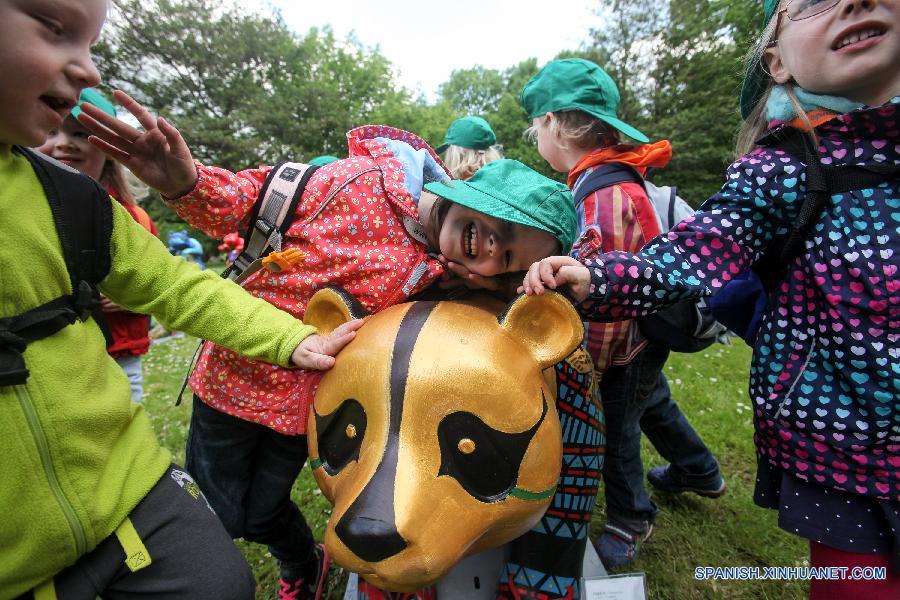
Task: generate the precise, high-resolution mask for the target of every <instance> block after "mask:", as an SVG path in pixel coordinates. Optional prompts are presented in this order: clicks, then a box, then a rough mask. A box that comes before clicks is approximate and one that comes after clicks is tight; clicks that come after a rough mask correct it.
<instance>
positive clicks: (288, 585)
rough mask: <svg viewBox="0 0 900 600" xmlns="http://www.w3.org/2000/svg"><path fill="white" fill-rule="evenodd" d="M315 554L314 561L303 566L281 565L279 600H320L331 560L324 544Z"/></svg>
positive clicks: (317, 548)
mask: <svg viewBox="0 0 900 600" xmlns="http://www.w3.org/2000/svg"><path fill="white" fill-rule="evenodd" d="M313 554H315V558H314V559H313V560H310V561H308V562H306V563H303V564H301V565H297V566H294V567H288V566H287V565H281V579H279V580H278V600H320V598H321V597H322V590H323V589H324V587H325V579H326V578H327V577H328V567H329V566H330V565H331V559H330V558H329V557H328V551H327V550H326V549H325V546H323V545H322V544H318V545H317V546H316V547H315V548H314V549H313Z"/></svg>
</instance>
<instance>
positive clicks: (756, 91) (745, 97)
mask: <svg viewBox="0 0 900 600" xmlns="http://www.w3.org/2000/svg"><path fill="white" fill-rule="evenodd" d="M779 3H780V0H764V1H763V29H765V28H766V27H767V26H768V25H769V21H771V20H772V16H773V15H774V14H775V9H776V8H778V5H779ZM766 77H767V75H766V71H765V68H764V67H763V61H762V59H760V60H753V61H751V62H750V64H749V65H747V72H746V73H745V74H744V82H743V84H741V117H742V118H744V119H746V118H747V117H749V116H750V113H752V112H753V109H754V108H755V107H756V104H757V103H758V102H759V101H760V100H761V99H762V95H763V92H765V89H766Z"/></svg>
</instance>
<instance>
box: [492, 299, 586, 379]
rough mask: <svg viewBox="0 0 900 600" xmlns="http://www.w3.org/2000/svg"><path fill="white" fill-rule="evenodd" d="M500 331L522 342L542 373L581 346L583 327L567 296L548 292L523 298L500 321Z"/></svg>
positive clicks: (517, 300)
mask: <svg viewBox="0 0 900 600" xmlns="http://www.w3.org/2000/svg"><path fill="white" fill-rule="evenodd" d="M497 320H498V321H499V322H500V327H502V328H503V329H505V330H506V331H508V332H509V333H510V334H512V335H513V336H515V337H516V338H518V339H519V340H521V341H522V342H523V343H524V344H525V346H527V347H528V349H529V350H530V351H531V354H532V355H533V356H534V358H535V360H536V361H537V363H538V364H539V365H540V366H541V368H542V369H545V368H547V367H549V366H551V365H555V364H556V363H558V362H559V361H561V360H562V359H564V358H565V357H567V356H568V355H569V354H571V353H572V352H573V351H574V350H575V348H577V347H578V345H579V344H581V341H582V340H583V339H584V325H583V324H582V322H581V317H580V316H578V312H577V311H576V310H575V307H574V306H572V303H571V302H569V301H568V300H567V299H566V298H565V296H563V295H562V294H558V293H556V292H552V291H549V290H547V291H545V292H544V293H543V294H541V295H540V296H526V295H524V294H522V295H520V296H519V297H518V298H516V299H515V300H513V301H512V302H511V303H510V304H509V306H508V307H507V308H506V310H505V311H504V312H503V314H501V315H500V316H499V317H497Z"/></svg>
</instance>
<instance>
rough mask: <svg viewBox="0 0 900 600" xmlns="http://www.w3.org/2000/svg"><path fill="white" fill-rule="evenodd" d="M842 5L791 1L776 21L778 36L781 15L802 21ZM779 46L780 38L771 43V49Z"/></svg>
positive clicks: (829, 1)
mask: <svg viewBox="0 0 900 600" xmlns="http://www.w3.org/2000/svg"><path fill="white" fill-rule="evenodd" d="M840 3H841V0H791V1H790V2H788V5H787V6H786V7H785V8H782V9H781V10H779V11H778V14H777V19H776V21H775V32H776V35H777V33H778V31H779V30H780V29H781V15H783V14H784V15H787V18H788V19H790V20H791V21H802V20H804V19H809V18H811V17H815V16H818V15H821V14H822V13H824V12H828V11H829V10H831V9H832V8H834V7H835V6H837V5H838V4H840ZM777 44H778V38H776V39H774V40H772V41H771V42H769V45H768V47H769V48H771V47H772V46H775V45H777Z"/></svg>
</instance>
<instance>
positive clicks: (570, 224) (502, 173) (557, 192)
mask: <svg viewBox="0 0 900 600" xmlns="http://www.w3.org/2000/svg"><path fill="white" fill-rule="evenodd" d="M425 189H426V190H428V191H429V192H431V193H433V194H437V195H438V196H440V197H441V198H446V199H447V200H450V201H451V202H456V203H457V204H462V205H463V206H465V207H468V208H471V209H472V210H477V211H478V212H480V213H484V214H486V215H490V216H492V217H496V218H498V219H503V220H505V221H511V222H513V223H518V224H520V225H527V226H528V227H534V228H536V229H541V230H543V231H546V232H548V233H550V234H552V235H553V237H555V238H556V239H557V240H559V243H560V244H561V245H562V251H563V252H568V251H569V248H571V247H572V244H573V243H574V242H575V235H576V232H577V229H578V226H577V220H576V216H575V203H574V202H573V201H572V194H571V193H570V192H569V188H567V187H566V186H564V185H563V184H561V183H559V182H558V181H553V180H552V179H550V178H548V177H544V176H543V175H541V174H540V173H538V172H537V171H535V170H534V169H529V168H528V167H526V166H525V165H523V164H522V163H520V162H519V161H517V160H512V159H509V158H504V159H500V160H495V161H493V162H489V163H488V164H486V165H484V166H483V167H481V168H480V169H478V170H477V171H475V174H474V175H472V177H470V178H469V179H467V180H465V181H460V180H456V179H454V180H452V181H448V182H446V183H439V182H435V183H426V184H425Z"/></svg>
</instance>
